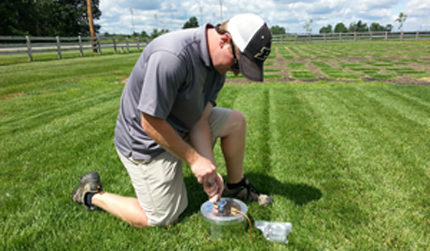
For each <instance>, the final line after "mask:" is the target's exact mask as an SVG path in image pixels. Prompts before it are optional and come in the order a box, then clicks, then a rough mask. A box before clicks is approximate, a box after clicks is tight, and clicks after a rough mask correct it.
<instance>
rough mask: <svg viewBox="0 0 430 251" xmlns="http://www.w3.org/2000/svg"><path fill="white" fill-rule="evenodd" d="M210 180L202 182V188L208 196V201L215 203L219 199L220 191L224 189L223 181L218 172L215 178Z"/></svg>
mask: <svg viewBox="0 0 430 251" xmlns="http://www.w3.org/2000/svg"><path fill="white" fill-rule="evenodd" d="M212 181H214V182H213V183H212V182H206V183H204V184H203V189H204V190H205V192H206V194H207V195H208V197H209V201H210V202H212V203H215V202H217V201H219V200H221V195H222V192H223V191H224V181H223V179H222V176H221V175H220V174H218V173H217V174H216V176H215V179H214V180H212Z"/></svg>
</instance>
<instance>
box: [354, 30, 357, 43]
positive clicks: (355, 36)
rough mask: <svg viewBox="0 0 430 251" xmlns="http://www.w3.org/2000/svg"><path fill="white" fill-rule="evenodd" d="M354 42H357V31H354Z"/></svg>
mask: <svg viewBox="0 0 430 251" xmlns="http://www.w3.org/2000/svg"><path fill="white" fill-rule="evenodd" d="M354 42H357V32H355V31H354Z"/></svg>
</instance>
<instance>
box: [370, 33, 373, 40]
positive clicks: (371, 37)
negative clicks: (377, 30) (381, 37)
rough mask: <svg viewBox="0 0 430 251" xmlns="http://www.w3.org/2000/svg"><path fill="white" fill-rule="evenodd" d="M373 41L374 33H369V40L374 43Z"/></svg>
mask: <svg viewBox="0 0 430 251" xmlns="http://www.w3.org/2000/svg"><path fill="white" fill-rule="evenodd" d="M372 39H373V35H372V32H371V31H369V40H370V41H372Z"/></svg>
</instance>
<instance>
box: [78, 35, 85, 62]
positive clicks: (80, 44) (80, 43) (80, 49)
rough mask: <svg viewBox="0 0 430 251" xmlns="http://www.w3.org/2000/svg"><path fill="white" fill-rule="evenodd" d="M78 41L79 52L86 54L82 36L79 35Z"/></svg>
mask: <svg viewBox="0 0 430 251" xmlns="http://www.w3.org/2000/svg"><path fill="white" fill-rule="evenodd" d="M78 43H79V52H80V53H81V57H83V56H84V51H83V50H82V37H81V36H78Z"/></svg>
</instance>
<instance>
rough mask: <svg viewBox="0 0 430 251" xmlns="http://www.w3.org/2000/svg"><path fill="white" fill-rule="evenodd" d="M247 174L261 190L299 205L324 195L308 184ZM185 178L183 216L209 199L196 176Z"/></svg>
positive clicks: (263, 175)
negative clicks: (185, 188) (186, 199)
mask: <svg viewBox="0 0 430 251" xmlns="http://www.w3.org/2000/svg"><path fill="white" fill-rule="evenodd" d="M245 176H246V177H248V179H249V181H250V182H251V183H252V184H253V186H254V187H255V188H257V190H258V191H259V192H261V193H264V194H268V195H271V196H274V195H279V196H283V197H285V198H286V199H288V200H291V201H292V202H294V203H295V204H296V205H298V206H304V205H306V204H308V203H310V202H312V201H316V200H319V199H321V197H322V193H321V190H319V189H318V188H315V187H313V186H310V185H307V184H303V183H302V184H293V183H283V182H281V181H279V180H277V179H276V178H275V177H271V176H268V175H266V174H260V173H245ZM184 179H185V185H186V186H187V192H188V207H187V209H186V210H185V212H184V213H183V214H182V216H181V218H183V217H187V216H191V215H192V214H194V213H196V212H198V211H200V206H201V204H203V203H204V202H205V201H206V200H207V199H208V197H207V195H206V194H205V192H204V191H203V187H202V185H201V184H199V183H198V182H197V180H196V178H195V177H194V176H188V177H184ZM224 179H226V177H224ZM275 203H276V201H275Z"/></svg>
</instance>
